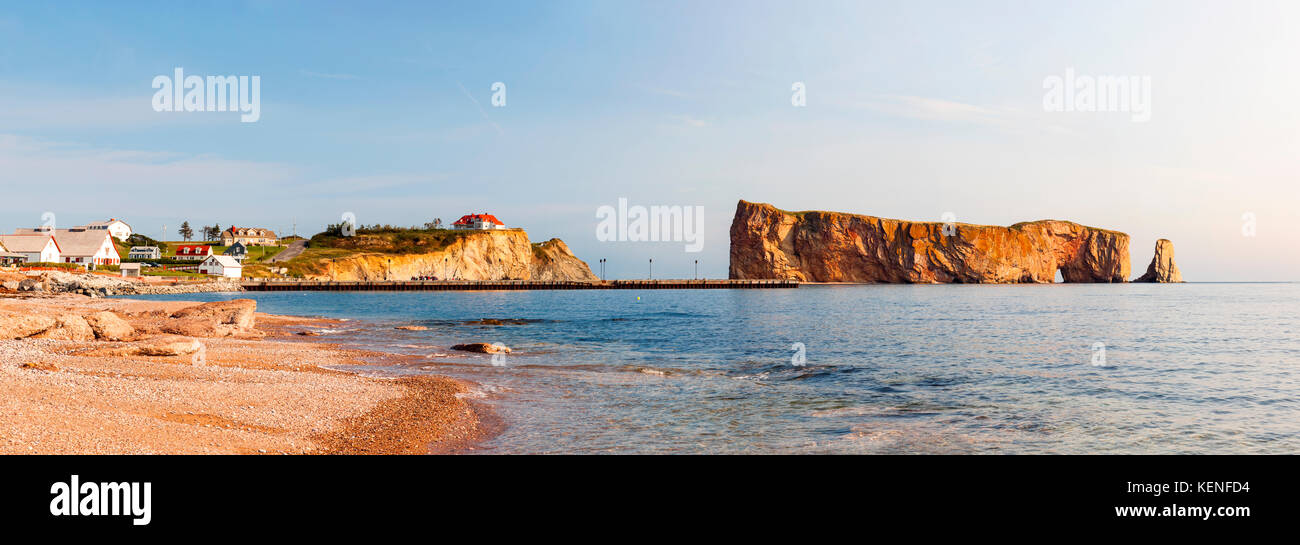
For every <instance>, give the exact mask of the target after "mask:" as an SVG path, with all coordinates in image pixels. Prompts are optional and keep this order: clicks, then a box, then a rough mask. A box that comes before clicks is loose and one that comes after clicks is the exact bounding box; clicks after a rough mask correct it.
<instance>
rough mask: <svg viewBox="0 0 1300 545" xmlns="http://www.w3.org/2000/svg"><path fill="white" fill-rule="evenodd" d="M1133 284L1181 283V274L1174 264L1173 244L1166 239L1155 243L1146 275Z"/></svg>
mask: <svg viewBox="0 0 1300 545" xmlns="http://www.w3.org/2000/svg"><path fill="white" fill-rule="evenodd" d="M1133 281H1134V282H1158V283H1172V282H1182V281H1183V273H1181V272H1179V271H1178V265H1177V264H1175V263H1174V243H1173V242H1170V241H1169V239H1167V238H1162V239H1160V240H1157V241H1156V255H1155V256H1154V257H1152V258H1151V264H1150V265H1148V266H1147V272H1146V274H1144V275H1142V276H1139V277H1137V279H1135V280H1133Z"/></svg>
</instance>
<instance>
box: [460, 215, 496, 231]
mask: <svg viewBox="0 0 1300 545" xmlns="http://www.w3.org/2000/svg"><path fill="white" fill-rule="evenodd" d="M451 227H452V228H453V229H505V228H506V224H505V222H502V221H501V220H499V219H497V217H496V216H493V215H492V214H488V213H486V212H484V213H482V214H468V215H465V216H461V218H460V219H458V220H456V223H453V224H451Z"/></svg>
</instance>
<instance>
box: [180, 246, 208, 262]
mask: <svg viewBox="0 0 1300 545" xmlns="http://www.w3.org/2000/svg"><path fill="white" fill-rule="evenodd" d="M210 255H212V247H211V246H208V245H206V244H193V245H185V246H177V247H176V259H178V260H181V261H203V260H204V259H207V258H208V256H210Z"/></svg>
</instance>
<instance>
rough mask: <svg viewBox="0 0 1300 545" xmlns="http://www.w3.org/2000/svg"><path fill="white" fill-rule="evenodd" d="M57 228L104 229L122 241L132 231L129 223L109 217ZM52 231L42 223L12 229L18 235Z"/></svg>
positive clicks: (78, 229)
mask: <svg viewBox="0 0 1300 545" xmlns="http://www.w3.org/2000/svg"><path fill="white" fill-rule="evenodd" d="M59 230H60V231H106V232H108V234H109V236H111V237H113V238H115V239H118V240H122V241H125V240H126V239H127V238H130V236H131V232H132V231H131V226H130V225H127V224H126V222H124V221H122V220H119V219H116V218H114V219H110V220H108V221H97V222H94V223H87V224H85V225H78V226H76V227H73V228H71V229H59ZM52 231H53V229H51V228H50V226H48V225H42V226H40V227H36V228H34V229H17V230H15V231H14V233H16V234H19V235H41V234H44V235H48V234H50V233H51V232H52Z"/></svg>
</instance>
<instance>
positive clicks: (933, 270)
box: [730, 200, 1129, 283]
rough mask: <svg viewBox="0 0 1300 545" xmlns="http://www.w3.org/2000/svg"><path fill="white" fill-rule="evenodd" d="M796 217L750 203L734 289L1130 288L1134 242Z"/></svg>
mask: <svg viewBox="0 0 1300 545" xmlns="http://www.w3.org/2000/svg"><path fill="white" fill-rule="evenodd" d="M945 225H947V224H944V223H939V222H911V221H901V220H892V219H885V218H877V217H872V216H860V215H855V214H843V213H838V212H786V211H783V210H779V209H777V208H776V207H774V206H772V205H769V204H760V203H751V202H746V201H743V200H742V201H740V203H739V204H738V205H737V206H736V216H735V219H733V220H732V222H731V269H730V277H731V278H733V279H790V280H800V281H809V282H887V283H1017V282H1054V281H1055V279H1056V273H1057V271H1058V270H1059V271H1060V272H1061V277H1062V279H1063V280H1064V281H1066V282H1124V281H1126V279H1127V278H1128V276H1129V248H1128V244H1129V237H1128V235H1126V234H1124V233H1120V232H1116V231H1109V230H1105V229H1097V228H1093V227H1086V226H1083V225H1079V224H1077V223H1071V222H1068V221H1057V220H1042V221H1033V222H1027V223H1017V224H1015V225H1012V226H1010V227H995V226H989V225H968V224H964V223H957V224H951V225H947V227H948V232H947V233H945Z"/></svg>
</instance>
